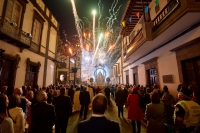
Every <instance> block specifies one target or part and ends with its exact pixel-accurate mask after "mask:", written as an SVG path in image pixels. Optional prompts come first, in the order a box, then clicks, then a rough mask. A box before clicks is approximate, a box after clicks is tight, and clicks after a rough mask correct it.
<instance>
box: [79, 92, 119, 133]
mask: <svg viewBox="0 0 200 133" xmlns="http://www.w3.org/2000/svg"><path fill="white" fill-rule="evenodd" d="M107 104H108V101H107V98H106V97H105V96H104V95H103V94H98V95H96V96H95V97H94V99H93V100H92V111H93V113H92V117H91V118H90V119H89V120H85V121H82V122H80V123H79V124H78V133H120V128H119V124H118V123H117V122H114V121H112V120H109V119H107V118H106V117H105V116H104V113H105V111H106V109H107Z"/></svg>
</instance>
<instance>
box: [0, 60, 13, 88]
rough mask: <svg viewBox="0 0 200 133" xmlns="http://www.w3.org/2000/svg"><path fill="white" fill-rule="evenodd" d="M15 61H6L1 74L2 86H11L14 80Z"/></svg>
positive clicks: (0, 84) (0, 83) (0, 81)
mask: <svg viewBox="0 0 200 133" xmlns="http://www.w3.org/2000/svg"><path fill="white" fill-rule="evenodd" d="M13 67H14V60H8V59H7V60H6V62H5V65H4V67H3V69H2V72H1V74H0V86H10V85H12V80H13Z"/></svg>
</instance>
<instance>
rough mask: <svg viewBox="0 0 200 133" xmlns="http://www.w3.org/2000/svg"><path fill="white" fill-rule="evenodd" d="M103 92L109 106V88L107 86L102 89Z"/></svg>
mask: <svg viewBox="0 0 200 133" xmlns="http://www.w3.org/2000/svg"><path fill="white" fill-rule="evenodd" d="M104 92H105V95H106V97H107V99H108V104H110V88H109V87H108V86H106V88H105V89H104Z"/></svg>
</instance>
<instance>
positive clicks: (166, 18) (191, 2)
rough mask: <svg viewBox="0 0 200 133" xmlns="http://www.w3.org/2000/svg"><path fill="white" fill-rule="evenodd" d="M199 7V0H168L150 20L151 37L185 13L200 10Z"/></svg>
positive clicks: (158, 33)
mask: <svg viewBox="0 0 200 133" xmlns="http://www.w3.org/2000/svg"><path fill="white" fill-rule="evenodd" d="M199 7H200V0H170V1H169V2H168V3H167V5H166V6H165V7H164V8H163V9H162V10H161V11H160V12H159V14H157V16H156V17H155V18H154V19H153V20H152V23H153V27H152V38H153V39H154V38H156V37H157V36H159V35H160V34H161V33H162V32H164V31H165V30H167V29H168V28H169V27H170V26H171V25H173V24H174V23H176V22H177V21H178V20H180V19H181V18H182V17H183V16H184V15H186V14H187V13H195V12H200V8H199ZM187 21H188V20H185V22H187Z"/></svg>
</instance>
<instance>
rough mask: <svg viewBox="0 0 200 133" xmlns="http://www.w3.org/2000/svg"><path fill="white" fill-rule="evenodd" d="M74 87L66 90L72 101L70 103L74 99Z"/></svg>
mask: <svg viewBox="0 0 200 133" xmlns="http://www.w3.org/2000/svg"><path fill="white" fill-rule="evenodd" d="M73 88H74V86H73V85H71V87H70V88H69V89H68V96H70V98H71V99H72V100H71V102H72V103H73V99H74V90H73Z"/></svg>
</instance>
